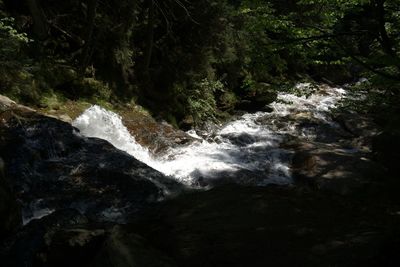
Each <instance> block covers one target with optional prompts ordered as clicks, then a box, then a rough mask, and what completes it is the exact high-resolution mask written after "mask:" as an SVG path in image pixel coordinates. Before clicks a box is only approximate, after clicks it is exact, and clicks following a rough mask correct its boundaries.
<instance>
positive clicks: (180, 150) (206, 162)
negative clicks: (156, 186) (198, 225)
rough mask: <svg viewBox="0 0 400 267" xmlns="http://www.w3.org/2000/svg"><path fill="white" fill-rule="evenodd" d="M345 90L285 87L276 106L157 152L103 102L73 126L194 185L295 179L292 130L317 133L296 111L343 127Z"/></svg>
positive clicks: (298, 133) (299, 133)
mask: <svg viewBox="0 0 400 267" xmlns="http://www.w3.org/2000/svg"><path fill="white" fill-rule="evenodd" d="M310 88H312V86H311V85H310V84H298V85H297V86H296V89H298V90H310ZM344 95H345V91H344V90H343V89H341V88H331V87H327V86H324V87H323V88H322V87H321V88H319V89H318V90H317V92H315V93H313V94H311V95H310V96H309V97H305V96H297V95H294V94H288V93H282V94H280V95H279V96H278V99H277V101H276V102H274V103H272V104H271V105H270V107H271V108H272V112H269V113H267V112H258V113H254V114H245V115H243V116H241V117H240V118H238V119H236V120H234V121H232V122H230V123H227V124H226V125H225V126H222V127H220V128H219V129H218V130H215V131H214V132H210V133H207V136H206V137H200V136H198V135H197V134H196V133H195V132H194V131H189V132H188V134H190V135H192V136H194V137H196V138H197V140H198V141H195V142H193V143H191V144H189V145H184V146H180V147H177V148H171V149H169V150H168V151H167V152H166V153H163V154H162V155H159V156H155V155H152V154H151V153H150V152H149V151H148V149H147V148H145V147H143V146H141V145H140V144H138V143H137V142H136V141H135V138H134V137H133V136H131V135H130V133H129V131H128V130H127V128H126V127H125V126H124V125H123V123H122V121H121V117H120V116H119V115H117V114H115V113H113V112H111V111H108V110H105V109H104V108H101V107H99V106H96V105H95V106H92V107H90V108H89V109H87V110H86V111H85V112H84V113H83V114H82V115H81V116H79V117H78V118H77V119H76V120H75V121H74V122H73V126H74V127H76V128H78V129H79V130H80V134H81V135H83V136H86V137H97V138H102V139H105V140H107V141H109V142H110V143H111V144H113V145H114V146H115V147H117V148H118V149H120V150H123V151H126V152H127V153H129V154H130V155H132V156H134V157H135V158H137V159H138V160H140V161H142V162H144V163H146V164H147V165H149V166H150V167H152V168H154V169H156V170H158V171H160V172H162V173H164V174H165V175H168V176H171V177H173V178H175V179H176V180H178V181H180V182H182V183H184V184H186V185H189V186H198V185H202V184H210V183H215V182H218V181H219V180H221V179H225V180H229V181H231V182H237V183H241V184H253V185H254V184H255V185H266V184H271V183H273V184H290V183H291V182H292V178H291V171H290V165H291V158H292V155H293V151H291V150H289V149H284V148H282V143H283V142H284V141H285V140H287V138H288V137H290V136H296V137H300V138H305V139H307V140H310V139H311V140H312V139H314V138H315V137H316V136H315V131H313V128H312V127H311V128H304V127H299V126H298V124H297V123H296V119H293V118H291V116H292V115H296V114H297V115H298V114H303V115H304V114H306V115H307V116H309V117H311V118H312V119H313V120H316V121H319V122H321V123H324V124H327V125H330V126H331V127H337V125H335V123H334V122H332V121H331V120H330V116H329V115H328V114H329V110H330V109H331V108H333V107H335V104H336V103H337V101H338V100H339V99H340V98H342V97H343V96H344Z"/></svg>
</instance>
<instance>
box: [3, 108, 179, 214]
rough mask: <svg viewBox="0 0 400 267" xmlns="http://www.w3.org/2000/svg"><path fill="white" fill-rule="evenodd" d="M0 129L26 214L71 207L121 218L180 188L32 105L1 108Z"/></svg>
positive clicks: (4, 152) (134, 160) (7, 161)
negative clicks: (30, 107)
mask: <svg viewBox="0 0 400 267" xmlns="http://www.w3.org/2000/svg"><path fill="white" fill-rule="evenodd" d="M0 131H1V132H2V133H4V135H3V136H6V138H5V139H4V138H3V140H2V141H1V143H2V148H3V149H2V150H1V152H0V156H2V157H3V159H4V160H5V162H6V165H7V166H8V168H7V174H8V175H9V177H13V179H12V181H10V185H11V187H12V188H13V190H14V191H15V192H16V194H17V196H18V198H19V200H20V201H21V202H22V204H23V208H24V216H25V219H29V217H34V216H35V210H37V209H38V210H43V209H46V210H50V211H51V210H57V209H63V208H75V209H78V210H80V211H81V212H82V213H84V214H86V215H87V216H89V217H90V218H93V219H96V220H100V221H124V220H126V219H127V218H128V217H129V216H131V215H133V214H135V213H136V212H138V211H139V210H140V209H142V208H143V207H145V206H146V205H147V204H148V203H151V202H155V201H159V200H160V199H163V198H165V197H167V196H168V195H171V194H173V192H174V191H175V190H179V188H180V186H179V185H178V184H177V183H176V182H175V181H173V180H171V179H169V178H167V177H165V176H164V175H162V174H161V173H159V172H158V171H156V170H154V169H152V168H150V167H148V166H147V165H145V164H144V163H142V162H140V161H138V160H136V159H135V158H133V157H132V156H130V155H128V154H127V153H125V152H122V151H119V150H117V149H116V148H115V147H113V146H112V145H111V144H110V143H108V142H106V141H103V140H100V139H96V138H84V137H81V136H80V135H79V133H78V131H77V130H76V129H74V128H73V127H72V126H71V125H70V124H68V123H65V122H62V121H59V120H57V119H54V118H49V117H45V116H41V115H38V114H37V113H34V112H32V111H30V110H21V109H19V108H17V109H9V110H7V111H5V112H3V113H2V114H1V116H0ZM37 203H39V204H40V205H37Z"/></svg>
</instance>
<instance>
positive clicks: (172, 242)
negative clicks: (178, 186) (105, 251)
mask: <svg viewBox="0 0 400 267" xmlns="http://www.w3.org/2000/svg"><path fill="white" fill-rule="evenodd" d="M373 203H374V201H373V200H370V201H361V202H360V201H358V200H356V199H351V198H343V197H342V196H338V195H333V194H326V193H325V192H324V193H322V192H315V191H308V190H301V189H300V188H295V187H294V188H287V187H267V188H260V187H239V186H224V187H219V188H215V189H212V190H210V191H206V192H197V193H194V194H186V195H181V196H179V197H178V198H176V199H173V200H171V201H167V202H164V203H162V204H161V205H160V206H159V207H158V208H156V209H154V210H153V211H152V212H151V214H150V215H148V217H147V218H144V219H143V220H139V221H137V222H136V223H134V224H131V225H126V226H122V227H121V228H122V229H123V231H124V232H127V233H129V232H136V233H140V235H141V236H143V237H144V238H145V239H146V240H147V242H149V244H151V245H152V246H153V247H155V248H157V249H158V250H161V251H163V252H164V253H166V254H167V255H169V257H171V258H172V259H174V260H175V261H176V263H177V265H178V266H191V267H195V266H380V265H381V264H388V263H391V264H392V265H390V264H389V265H386V266H396V264H399V259H398V257H397V253H396V252H395V251H396V250H395V249H394V248H392V249H390V250H387V247H388V246H390V245H392V244H393V246H394V247H396V248H399V240H400V238H399V237H400V236H399V235H398V234H399V230H400V229H399V227H398V226H396V224H397V222H398V221H399V219H400V217H392V216H391V215H390V214H388V213H387V212H386V211H385V209H382V207H380V206H379V204H378V205H376V204H373ZM389 233H390V234H389ZM396 244H397V245H396Z"/></svg>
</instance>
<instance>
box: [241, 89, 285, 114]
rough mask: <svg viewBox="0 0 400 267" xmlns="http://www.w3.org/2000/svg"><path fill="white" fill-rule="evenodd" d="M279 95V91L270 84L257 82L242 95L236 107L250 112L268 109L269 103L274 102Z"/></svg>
mask: <svg viewBox="0 0 400 267" xmlns="http://www.w3.org/2000/svg"><path fill="white" fill-rule="evenodd" d="M277 96H278V94H277V91H276V90H274V89H273V88H272V87H271V86H270V85H269V84H266V83H257V84H256V85H254V86H252V87H251V88H249V89H248V90H247V91H246V92H245V94H244V95H243V96H241V101H238V103H237V105H236V108H237V109H239V110H244V111H248V112H256V111H268V110H269V108H268V107H267V105H268V104H270V103H272V102H274V101H275V100H276V98H277Z"/></svg>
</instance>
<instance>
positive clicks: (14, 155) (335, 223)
mask: <svg viewBox="0 0 400 267" xmlns="http://www.w3.org/2000/svg"><path fill="white" fill-rule="evenodd" d="M0 112H1V113H0V133H1V139H0V158H1V159H2V160H1V161H0V163H1V164H0V200H1V205H0V216H1V219H2V220H1V224H0V236H1V239H2V242H1V247H0V258H1V259H0V260H1V263H2V265H4V266H121V267H122V266H266V265H271V266H293V265H296V266H330V265H332V266H359V265H363V266H398V265H399V264H400V261H399V259H398V257H397V251H398V249H399V248H400V227H399V225H400V215H399V214H400V201H399V200H398V198H396V194H395V193H396V190H395V188H396V187H394V186H393V185H395V184H396V183H388V178H387V177H386V174H387V173H388V169H387V168H386V167H385V166H384V165H382V164H381V163H378V161H376V160H375V159H376V158H375V157H374V155H377V154H379V153H382V152H381V151H373V147H374V146H373V144H375V143H376V142H377V141H376V140H381V139H382V137H381V135H380V134H379V131H378V130H379V128H378V127H377V126H376V125H374V124H373V122H370V121H368V120H367V119H366V118H363V117H360V116H359V115H357V114H344V113H338V114H336V115H334V120H335V121H337V122H338V125H340V127H339V128H337V129H336V131H332V130H331V128H329V127H326V125H324V124H321V122H319V121H315V120H314V119H313V117H311V116H308V115H307V114H304V113H303V114H302V113H292V114H291V115H290V116H291V117H290V118H289V117H288V118H287V119H288V120H291V121H292V122H293V123H296V124H298V125H300V126H299V127H298V129H303V130H307V129H310V127H312V129H313V131H315V132H316V133H317V137H318V138H315V139H314V140H305V139H304V138H303V139H302V138H298V137H292V138H287V139H285V141H284V142H282V143H281V146H282V147H285V148H287V149H292V150H293V151H294V152H295V154H294V158H293V164H292V170H293V172H294V176H295V184H294V185H290V186H267V187H256V186H239V185H227V184H226V183H222V184H220V185H219V186H217V187H216V188H214V189H211V190H197V191H193V190H189V189H188V188H186V187H185V186H183V185H181V184H180V183H178V182H176V181H175V180H173V179H171V178H168V177H166V176H165V175H163V174H161V173H159V172H158V171H156V170H154V169H152V168H150V167H148V166H147V165H145V164H143V163H142V162H140V161H138V160H136V159H135V158H134V157H132V156H130V155H129V154H127V153H125V152H122V151H120V150H118V149H116V148H115V147H113V146H112V145H111V144H110V143H108V142H106V141H104V140H100V139H97V138H86V137H83V136H81V135H80V134H79V133H78V131H77V130H76V129H74V128H73V127H72V126H71V125H70V124H69V123H66V122H63V121H60V120H57V119H55V118H50V117H46V116H43V115H41V114H39V113H37V112H35V111H34V110H32V109H29V108H27V107H23V106H20V105H17V104H16V103H14V102H12V101H11V100H9V99H7V98H3V97H1V99H0ZM134 120H135V119H131V120H130V122H131V123H132V124H131V125H132V127H129V126H128V128H130V129H132V131H134V129H133V128H135V127H136V128H137V127H139V126H138V124H137V123H135V122H134ZM125 121H128V122H129V118H125ZM143 123H144V122H143ZM152 123H153V122H152ZM128 124H129V123H128ZM139 125H140V124H139ZM151 125H152V126H151V127H153V128H154V129H156V130H155V131H157V134H155V135H157V136H158V135H160V133H159V132H160V131H159V129H161V128H162V129H165V131H161V132H166V133H167V137H166V138H165V139H163V138H164V137H163V136H162V137H160V138H161V139H159V140H171V141H164V143H162V144H161V145H156V146H154V151H159V152H160V151H162V150H163V147H164V146H166V145H168V142H176V143H178V144H179V143H181V144H182V143H185V142H190V138H189V137H186V136H185V134H183V133H182V132H176V131H174V130H173V129H172V128H169V126H159V125H156V124H151ZM163 127H164V128H163ZM139 128H141V127H139ZM136 132H137V131H136ZM144 132H145V131H144ZM155 135H154V136H155ZM161 135H162V134H161ZM146 136H148V133H144V134H143V140H144V141H143V142H150V141H151V140H150V139H151V138H154V139H156V137H154V136H153V137H151V136H148V137H146ZM139 138H140V137H139V136H138V137H137V139H139ZM146 138H147V139H146ZM149 138H150V139H149ZM146 140H147V141H146ZM182 140H184V141H182ZM185 140H189V141H185ZM381 143H382V141H381ZM371 150H372V151H371ZM389 187H392V188H391V190H388V188H389Z"/></svg>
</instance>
